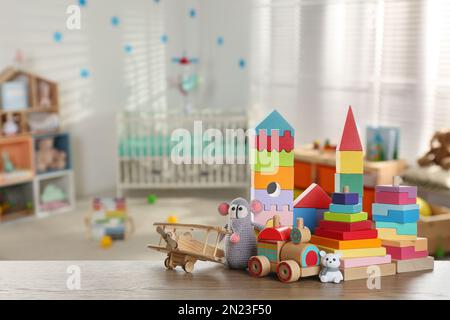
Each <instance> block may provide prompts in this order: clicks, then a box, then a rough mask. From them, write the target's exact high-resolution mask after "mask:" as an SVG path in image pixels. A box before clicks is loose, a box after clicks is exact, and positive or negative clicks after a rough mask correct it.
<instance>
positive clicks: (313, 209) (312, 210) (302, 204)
mask: <svg viewBox="0 0 450 320" xmlns="http://www.w3.org/2000/svg"><path fill="white" fill-rule="evenodd" d="M330 203H331V198H330V196H329V195H328V194H327V193H326V192H325V191H324V190H323V189H322V188H321V187H320V186H319V185H317V184H315V183H312V184H311V185H310V186H309V187H308V188H307V189H306V190H305V191H303V192H302V194H300V195H299V196H298V197H297V199H295V200H294V220H293V226H294V227H296V226H297V219H298V218H303V221H304V225H305V226H307V227H308V228H309V230H311V232H312V233H314V230H315V229H316V226H317V224H318V223H319V221H320V220H323V214H324V212H325V211H327V209H328V208H329V206H330Z"/></svg>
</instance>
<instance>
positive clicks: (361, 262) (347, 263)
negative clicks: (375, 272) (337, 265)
mask: <svg viewBox="0 0 450 320" xmlns="http://www.w3.org/2000/svg"><path fill="white" fill-rule="evenodd" d="M391 261H392V259H391V255H389V254H387V255H385V256H383V257H363V258H345V259H341V268H344V269H345V268H356V267H365V266H372V265H376V264H383V263H391Z"/></svg>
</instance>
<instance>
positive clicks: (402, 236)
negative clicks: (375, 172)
mask: <svg viewBox="0 0 450 320" xmlns="http://www.w3.org/2000/svg"><path fill="white" fill-rule="evenodd" d="M399 180H400V179H399V177H394V178H393V182H392V185H381V186H376V187H375V203H374V204H372V214H373V220H374V221H375V226H376V228H377V229H378V236H379V238H380V239H381V241H382V245H383V247H385V248H386V251H387V253H388V254H390V255H391V256H392V259H393V261H394V262H395V263H396V265H397V272H400V273H401V272H408V271H419V270H429V269H433V267H434V260H433V258H432V257H429V256H428V241H427V239H426V238H419V237H417V221H418V220H419V206H418V205H417V204H416V203H417V187H413V186H401V185H400V183H399Z"/></svg>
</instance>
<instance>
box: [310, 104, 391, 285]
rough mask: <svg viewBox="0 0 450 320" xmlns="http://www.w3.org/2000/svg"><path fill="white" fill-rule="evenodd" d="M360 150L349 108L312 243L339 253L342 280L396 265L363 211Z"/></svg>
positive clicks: (388, 270)
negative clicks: (325, 207) (371, 268)
mask: <svg viewBox="0 0 450 320" xmlns="http://www.w3.org/2000/svg"><path fill="white" fill-rule="evenodd" d="M363 165H364V160H363V150H362V145H361V141H360V138H359V134H358V130H357V127H356V123H355V119H354V117H353V112H352V110H351V108H349V111H348V113H347V119H346V121H345V126H344V131H343V134H342V138H341V142H340V144H339V147H338V150H337V153H336V175H335V192H334V193H333V195H332V203H331V204H330V206H329V211H327V212H325V213H324V216H323V220H322V221H319V227H318V228H316V229H315V231H314V235H313V236H312V237H311V243H313V244H316V245H317V246H318V247H319V248H320V249H321V250H324V251H325V252H328V253H335V254H338V255H340V259H341V271H342V273H343V276H344V281H346V280H355V279H364V278H368V276H369V274H368V273H367V272H366V271H367V266H370V265H378V266H379V267H380V272H381V275H382V276H384V275H391V274H395V264H393V263H392V262H391V256H390V255H388V254H386V248H384V247H382V246H381V239H378V232H377V230H376V229H374V227H373V224H372V222H371V221H370V220H368V215H367V213H366V212H362V196H363Z"/></svg>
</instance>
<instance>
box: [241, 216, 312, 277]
mask: <svg viewBox="0 0 450 320" xmlns="http://www.w3.org/2000/svg"><path fill="white" fill-rule="evenodd" d="M273 225H274V226H273V227H269V228H265V229H264V230H263V231H261V233H260V234H259V235H258V244H257V248H258V255H257V256H253V257H251V258H250V259H249V260H248V272H249V273H250V275H251V276H253V277H264V276H266V275H268V274H269V273H270V272H274V273H276V274H277V276H278V279H279V280H280V281H282V282H293V281H297V280H298V279H299V278H301V277H309V276H314V275H318V274H319V272H320V254H319V249H318V248H317V247H316V246H315V245H313V244H310V243H308V242H309V240H310V239H311V232H310V231H309V229H308V228H307V227H304V225H303V219H302V218H298V219H297V227H294V228H291V227H281V226H280V222H279V216H277V215H275V216H274V218H273Z"/></svg>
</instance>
